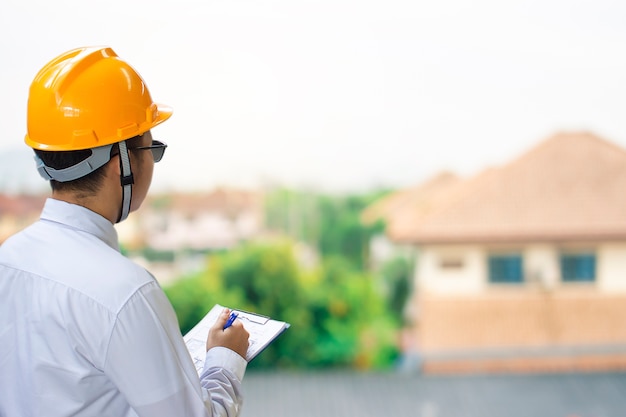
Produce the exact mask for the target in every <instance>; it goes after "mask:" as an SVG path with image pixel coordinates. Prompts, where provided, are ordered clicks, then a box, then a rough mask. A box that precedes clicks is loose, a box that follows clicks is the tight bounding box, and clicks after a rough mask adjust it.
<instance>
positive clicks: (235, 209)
mask: <svg viewBox="0 0 626 417" xmlns="http://www.w3.org/2000/svg"><path fill="white" fill-rule="evenodd" d="M262 204H263V201H262V196H261V194H260V193H259V192H256V191H248V190H240V189H230V188H216V189H215V190H212V191H210V192H197V193H170V194H165V195H154V196H150V197H149V204H148V205H149V206H151V207H152V208H154V209H161V210H163V209H165V210H175V211H179V212H181V213H185V214H197V213H204V212H208V211H209V212H219V213H223V214H228V215H235V214H238V213H241V212H242V211H246V210H255V211H256V210H259V209H260V208H261V207H262Z"/></svg>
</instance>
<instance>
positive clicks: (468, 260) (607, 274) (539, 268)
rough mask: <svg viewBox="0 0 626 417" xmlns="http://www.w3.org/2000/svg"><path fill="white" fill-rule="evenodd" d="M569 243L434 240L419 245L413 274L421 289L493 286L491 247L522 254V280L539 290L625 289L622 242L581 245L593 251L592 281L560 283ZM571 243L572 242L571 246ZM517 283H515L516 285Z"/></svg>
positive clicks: (469, 290) (464, 290) (449, 291)
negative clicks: (440, 242)
mask: <svg viewBox="0 0 626 417" xmlns="http://www.w3.org/2000/svg"><path fill="white" fill-rule="evenodd" d="M571 247H572V245H568V246H563V247H562V246H556V245H549V244H529V245H525V246H523V247H520V246H510V245H509V246H485V245H437V246H426V247H422V248H420V249H419V251H418V253H419V255H418V262H417V265H416V269H415V274H414V283H415V288H417V289H418V291H419V292H420V293H426V294H440V295H444V294H445V295H459V294H466V295H472V294H474V295H476V294H482V293H484V292H485V291H489V290H491V289H492V288H493V287H495V286H494V285H493V284H489V283H488V271H487V258H488V256H489V253H490V252H492V251H519V252H520V253H521V254H522V256H523V262H524V275H525V280H526V282H525V283H524V284H522V285H521V286H536V287H540V288H542V289H544V290H551V291H556V290H562V289H566V288H568V287H573V286H584V287H587V288H593V289H594V290H595V291H600V292H602V293H607V294H626V244H624V243H603V244H600V245H597V246H589V245H587V246H585V248H588V249H590V250H594V251H595V253H596V267H597V271H596V281H595V283H593V284H570V283H562V282H561V278H560V265H559V254H560V252H561V250H562V249H563V248H571ZM573 247H576V246H573ZM516 288H519V286H516Z"/></svg>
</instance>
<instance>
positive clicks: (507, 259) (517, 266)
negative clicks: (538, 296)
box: [489, 254, 524, 284]
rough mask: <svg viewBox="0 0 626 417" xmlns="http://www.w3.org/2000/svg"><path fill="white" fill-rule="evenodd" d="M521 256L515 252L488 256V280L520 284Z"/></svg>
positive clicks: (521, 271) (495, 282)
mask: <svg viewBox="0 0 626 417" xmlns="http://www.w3.org/2000/svg"><path fill="white" fill-rule="evenodd" d="M522 265H523V263H522V256H521V255H517V254H506V255H490V256H489V282H490V283H492V284H520V283H522V282H524V269H523V266H522Z"/></svg>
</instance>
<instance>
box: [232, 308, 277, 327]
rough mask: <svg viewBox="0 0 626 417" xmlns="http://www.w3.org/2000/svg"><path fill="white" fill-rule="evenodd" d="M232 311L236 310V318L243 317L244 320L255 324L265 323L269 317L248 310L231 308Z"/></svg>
mask: <svg viewBox="0 0 626 417" xmlns="http://www.w3.org/2000/svg"><path fill="white" fill-rule="evenodd" d="M233 312H236V313H237V314H238V315H237V318H238V319H243V320H246V321H249V322H250V323H255V324H261V325H263V324H265V323H267V322H268V321H269V320H270V318H269V317H267V316H262V315H260V314H255V313H250V312H249V311H243V310H233Z"/></svg>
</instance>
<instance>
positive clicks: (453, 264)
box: [439, 256, 463, 269]
mask: <svg viewBox="0 0 626 417" xmlns="http://www.w3.org/2000/svg"><path fill="white" fill-rule="evenodd" d="M439 266H440V267H441V269H462V268H463V258H461V257H452V256H446V257H444V258H441V260H440V262H439Z"/></svg>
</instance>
